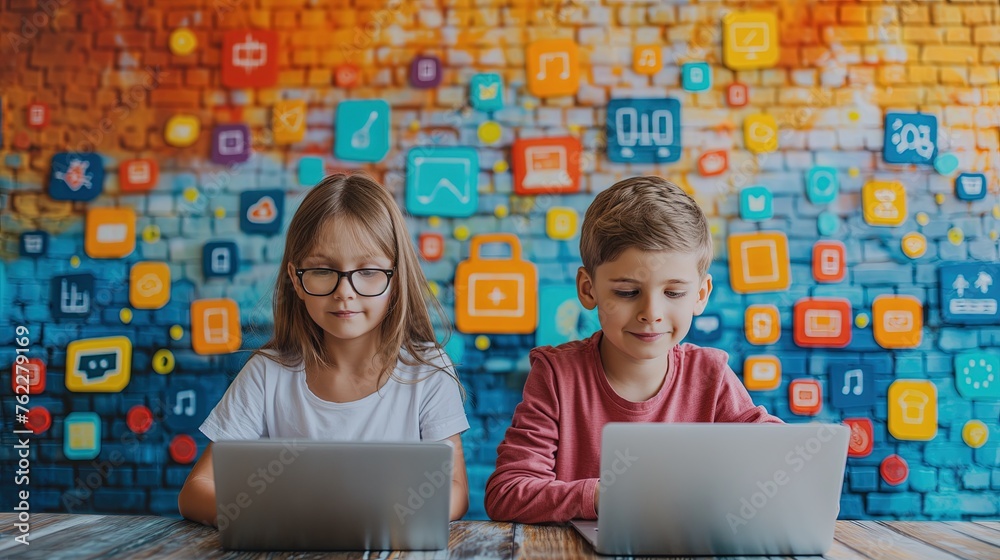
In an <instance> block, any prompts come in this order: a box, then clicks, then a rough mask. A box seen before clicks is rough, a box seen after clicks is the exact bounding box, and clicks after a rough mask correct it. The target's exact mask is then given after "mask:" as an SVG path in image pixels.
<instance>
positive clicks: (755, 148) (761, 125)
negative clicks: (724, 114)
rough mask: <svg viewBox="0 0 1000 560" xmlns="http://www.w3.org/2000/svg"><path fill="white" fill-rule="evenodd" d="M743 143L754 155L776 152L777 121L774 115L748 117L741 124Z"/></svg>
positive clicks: (761, 114)
mask: <svg viewBox="0 0 1000 560" xmlns="http://www.w3.org/2000/svg"><path fill="white" fill-rule="evenodd" d="M743 142H744V144H746V148H747V149H748V150H750V151H751V152H753V153H755V154H763V153H767V152H774V151H777V150H778V121H777V120H775V118H774V115H768V114H765V113H759V114H756V115H749V116H748V117H747V118H746V120H745V121H744V122H743Z"/></svg>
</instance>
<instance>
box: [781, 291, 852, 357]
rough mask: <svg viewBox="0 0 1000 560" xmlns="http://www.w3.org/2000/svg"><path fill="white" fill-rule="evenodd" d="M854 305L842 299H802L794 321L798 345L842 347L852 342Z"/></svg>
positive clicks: (795, 312)
mask: <svg viewBox="0 0 1000 560" xmlns="http://www.w3.org/2000/svg"><path fill="white" fill-rule="evenodd" d="M851 317H852V314H851V302H850V301H848V300H846V299H843V298H820V297H813V298H802V299H800V300H799V301H797V302H795V311H794V320H793V321H792V326H793V327H794V328H793V336H794V339H795V344H797V345H799V346H802V347H823V348H843V347H844V346H847V345H848V344H850V343H851Z"/></svg>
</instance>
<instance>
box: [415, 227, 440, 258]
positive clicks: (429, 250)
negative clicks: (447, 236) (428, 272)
mask: <svg viewBox="0 0 1000 560" xmlns="http://www.w3.org/2000/svg"><path fill="white" fill-rule="evenodd" d="M418 246H419V247H420V256H421V257H423V258H424V260H425V261H427V262H435V261H439V260H441V257H442V256H444V236H443V235H441V234H440V233H435V232H425V233H421V234H420V237H419V242H418Z"/></svg>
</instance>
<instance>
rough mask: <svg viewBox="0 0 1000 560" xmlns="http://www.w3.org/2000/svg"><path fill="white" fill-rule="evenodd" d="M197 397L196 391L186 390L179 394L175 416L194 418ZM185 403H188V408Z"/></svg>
mask: <svg viewBox="0 0 1000 560" xmlns="http://www.w3.org/2000/svg"><path fill="white" fill-rule="evenodd" d="M196 399H197V395H196V394H195V392H194V389H185V390H183V391H178V392H177V402H175V403H174V415H177V416H180V415H182V414H183V415H184V416H194V409H195V403H196V402H197V401H196ZM184 401H188V404H187V406H185V405H184Z"/></svg>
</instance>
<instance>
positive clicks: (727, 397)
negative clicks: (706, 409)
mask: <svg viewBox="0 0 1000 560" xmlns="http://www.w3.org/2000/svg"><path fill="white" fill-rule="evenodd" d="M718 394H719V398H718V401H717V402H716V407H715V411H716V412H715V419H714V421H715V422H729V423H745V424H762V423H773V424H784V421H783V420H782V419H781V418H778V417H777V416H772V415H770V414H768V413H767V409H766V408H764V407H763V406H756V405H754V404H753V399H752V398H750V393H748V392H747V389H746V387H744V386H743V383H741V382H740V380H739V378H738V377H736V373H735V372H734V371H733V370H732V369H731V368H730V367H729V365H728V364H724V365H723V371H722V386H721V387H720V388H719V393H718Z"/></svg>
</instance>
